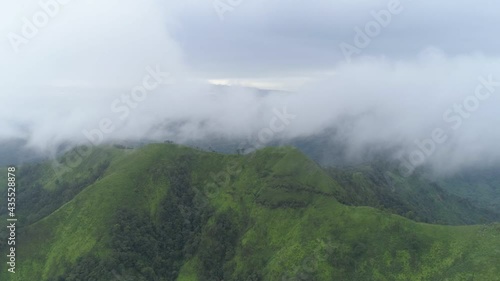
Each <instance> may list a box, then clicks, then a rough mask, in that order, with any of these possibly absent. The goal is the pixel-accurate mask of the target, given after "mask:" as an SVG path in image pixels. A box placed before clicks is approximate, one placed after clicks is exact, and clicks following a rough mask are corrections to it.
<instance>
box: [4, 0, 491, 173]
mask: <svg viewBox="0 0 500 281" xmlns="http://www.w3.org/2000/svg"><path fill="white" fill-rule="evenodd" d="M480 2H481V3H477V2H474V4H472V3H464V4H463V5H454V2H451V1H445V2H443V3H441V4H439V7H437V9H438V10H439V11H440V15H439V16H437V15H429V16H428V17H427V16H426V20H425V21H423V20H422V18H421V14H422V13H423V12H424V11H427V10H428V9H431V7H434V6H433V5H434V4H433V3H431V2H430V1H423V2H422V1H419V2H418V3H414V1H413V2H412V1H398V2H394V1H392V2H391V1H389V2H387V3H385V2H383V1H376V2H370V1H355V2H353V3H351V2H347V1H337V2H334V3H331V2H330V1H315V2H314V3H307V4H306V3H302V2H299V1H293V4H285V3H284V2H283V1H275V2H271V3H269V2H264V1H251V2H250V1H241V3H240V4H238V5H235V6H231V7H230V8H228V7H226V9H225V10H224V9H222V10H221V8H220V7H219V6H217V5H216V3H217V2H214V3H210V1H208V2H207V3H200V2H198V1H188V2H186V3H183V4H179V3H174V2H171V1H167V2H166V3H164V1H155V0H149V1H145V2H144V3H143V2H141V3H136V2H134V1H107V2H106V3H100V2H97V1H88V3H85V4H82V3H79V2H77V1H69V3H68V4H65V5H62V4H60V5H59V6H58V7H59V8H58V9H59V10H58V12H57V13H54V16H53V17H51V18H50V20H49V22H48V23H47V24H46V25H45V26H44V27H39V28H38V27H37V26H36V25H35V27H36V31H35V30H31V34H28V35H30V36H31V35H33V36H32V38H28V37H29V36H28V37H26V34H24V33H30V28H29V27H26V25H27V24H26V21H24V20H22V19H23V18H27V19H28V20H30V21H33V20H32V18H33V16H34V15H36V13H37V12H39V11H44V9H45V7H44V6H40V5H39V4H37V3H35V2H30V1H18V2H16V3H8V4H4V5H7V7H8V8H9V9H2V12H0V13H1V14H0V16H1V17H0V18H1V20H0V31H1V32H2V33H4V34H6V35H7V40H4V41H2V45H1V46H0V48H1V49H0V50H1V52H0V60H1V61H2V62H5V63H2V64H1V65H0V76H1V77H2V78H1V80H0V83H1V85H2V91H1V95H2V98H3V101H2V103H1V105H0V131H1V134H0V141H1V142H2V143H4V142H12V141H13V140H15V139H22V140H23V143H24V145H23V146H24V147H25V148H26V149H31V150H33V151H36V152H38V153H42V154H43V155H54V154H55V151H57V150H58V147H60V146H61V144H67V143H72V144H75V145H78V144H100V143H107V142H117V141H118V142H120V141H140V140H144V139H146V140H148V141H164V140H166V139H169V140H173V141H175V142H179V143H200V142H202V143H203V142H207V140H210V139H224V140H227V141H228V142H242V143H243V144H242V146H244V148H252V147H254V148H258V147H263V146H266V145H268V144H271V143H278V144H279V143H294V142H300V140H304V139H314V138H316V137H319V138H321V139H324V140H325V142H326V143H328V145H325V146H324V149H325V151H324V153H323V154H324V155H328V154H336V153H335V150H341V151H340V153H341V154H342V158H344V159H348V160H350V161H353V162H362V161H364V160H370V159H369V158H370V157H371V156H370V155H373V154H380V153H384V154H386V156H387V157H388V158H391V159H395V160H396V161H400V162H401V163H402V165H406V166H411V167H410V168H414V167H418V166H420V165H423V164H429V165H431V166H432V167H433V168H434V169H436V170H440V171H442V172H446V173H449V172H453V171H456V170H458V169H461V168H469V167H477V166H490V165H493V164H495V163H498V162H499V160H500V151H499V150H498V149H497V144H498V142H499V141H500V133H498V130H495V128H496V127H497V125H498V120H500V119H499V117H500V116H499V113H498V110H497V109H498V107H499V105H500V99H499V97H498V95H499V93H500V82H499V81H500V54H499V53H498V50H499V48H497V47H498V46H499V44H500V41H499V40H498V39H497V38H494V37H493V36H491V34H490V33H487V32H486V31H484V30H488V28H489V26H491V24H494V23H497V22H498V21H499V20H498V18H497V17H495V16H494V15H493V14H492V12H491V11H493V10H495V8H498V7H497V6H498V4H496V3H493V2H491V1H480ZM391 5H392V6H391ZM391 7H392V8H391ZM7 11H8V12H7ZM387 11H392V14H391V13H389V14H387ZM470 11H474V13H469V12H470ZM311 15H314V17H313V18H311ZM384 16H385V18H384ZM466 16H469V18H467V20H463V19H464V18H465V17H466ZM443 17H445V18H447V19H448V20H447V21H445V22H443V21H442V18H443ZM89 19H92V20H89ZM374 20H375V21H378V22H379V29H380V30H379V31H378V32H377V35H376V36H369V35H367V34H366V33H367V32H366V26H367V25H369V24H370V23H373V21H374ZM470 22H473V23H474V27H475V28H470V26H469V23H470ZM77 30H78V32H76V31H77ZM360 30H361V31H360ZM424 30H425V32H424ZM458 30H459V31H460V34H457V33H456V31H458ZM477 30H481V31H480V32H478V31H477ZM23 32H24V33H23ZM360 32H361V33H360ZM368 33H369V32H368ZM15 35H18V36H20V38H25V40H24V41H22V40H21V41H19V40H17V41H16V40H14V39H16V38H17V39H19V38H18V37H15ZM13 38H14V39H13ZM325 38H329V39H328V40H326V39H325ZM358 41H359V42H361V41H364V43H366V44H363V46H359V44H356V42H358ZM359 42H358V43H359ZM346 44H347V45H349V46H351V47H353V48H354V49H353V48H351V49H348V50H350V53H349V52H348V53H347V55H346V49H345V46H347V45H346ZM364 45H366V46H364ZM342 46H344V49H343V48H342ZM214 84H215V85H214ZM329 139H330V140H329ZM238 146H241V145H239V144H238ZM315 150H316V151H321V149H320V145H319V144H318V147H317V148H315ZM332 150H333V152H332ZM316 153H320V154H321V152H316ZM323 157H324V158H325V157H326V156H323ZM327 160H328V159H325V162H328V161H327ZM405 163H406V164H405ZM408 163H409V164H408Z"/></svg>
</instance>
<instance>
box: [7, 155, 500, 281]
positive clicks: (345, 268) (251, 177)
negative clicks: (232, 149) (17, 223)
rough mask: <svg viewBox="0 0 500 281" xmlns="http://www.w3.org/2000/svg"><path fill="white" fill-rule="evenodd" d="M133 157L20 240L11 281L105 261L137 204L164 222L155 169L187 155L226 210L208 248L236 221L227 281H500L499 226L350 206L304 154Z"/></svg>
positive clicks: (162, 186)
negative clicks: (226, 221)
mask: <svg viewBox="0 0 500 281" xmlns="http://www.w3.org/2000/svg"><path fill="white" fill-rule="evenodd" d="M124 153H125V152H121V153H119V152H116V154H117V156H116V157H115V158H114V159H116V160H115V161H113V162H112V164H111V166H110V167H109V168H108V169H107V171H106V174H105V175H104V176H103V177H102V178H100V179H99V180H97V181H96V182H95V183H93V184H91V185H90V186H88V187H87V188H85V190H83V191H82V192H80V193H79V194H78V195H77V196H76V197H75V198H74V199H72V200H71V201H70V202H69V203H67V204H65V205H64V206H62V207H61V208H59V209H58V210H57V211H55V212H54V213H52V214H51V215H50V216H47V217H45V218H44V219H42V220H40V221H38V222H36V223H35V224H33V225H31V226H29V227H27V228H25V229H24V230H23V232H24V233H20V236H19V240H20V241H22V242H23V243H22V244H21V245H19V247H18V258H19V264H18V273H17V274H16V275H6V273H5V271H2V272H1V273H0V279H1V280H22V281H25V280H46V279H47V278H48V277H52V276H56V275H58V274H61V273H63V271H64V269H65V267H67V265H71V264H72V263H74V262H75V261H76V260H77V258H78V257H79V256H82V255H84V254H85V253H88V252H93V253H95V254H96V255H99V256H101V257H102V258H103V259H105V258H106V257H107V256H109V255H110V251H109V249H108V248H107V246H106V245H108V242H109V241H108V240H109V239H110V237H109V234H108V233H109V228H110V223H111V222H112V219H111V218H112V215H113V213H114V212H115V211H116V210H117V209H118V208H121V207H123V206H127V207H129V208H130V209H132V210H134V211H136V212H138V213H139V212H145V213H148V214H150V216H151V218H152V219H153V220H154V217H155V215H156V214H157V212H158V210H157V206H158V204H159V202H160V201H161V199H162V198H163V197H165V196H167V192H168V190H169V184H168V181H167V180H165V179H163V178H157V177H155V175H157V173H155V169H158V167H160V166H169V165H170V166H171V165H176V163H175V161H174V160H175V159H178V156H182V155H190V156H191V157H193V158H194V159H195V161H193V163H195V164H194V166H193V167H192V171H191V182H192V185H193V187H194V188H195V189H196V190H199V191H200V192H201V193H203V194H205V195H206V197H207V198H208V200H209V201H208V202H209V204H210V205H211V206H213V207H214V210H215V214H214V215H213V216H212V217H211V218H210V219H209V221H208V222H207V224H206V226H205V227H204V230H203V232H202V234H201V236H202V237H201V241H207V242H210V241H211V240H210V239H211V238H209V230H210V229H211V227H212V225H213V224H214V223H215V217H216V215H217V214H222V213H228V212H229V213H230V214H231V217H232V218H233V219H234V222H235V224H234V225H235V226H236V228H237V230H238V239H237V241H236V245H235V251H234V253H231V254H229V255H227V256H226V261H225V266H224V269H225V270H224V271H225V272H226V274H227V276H228V279H234V280H259V278H260V280H332V279H333V280H500V278H499V277H497V276H500V274H499V273H500V269H499V268H498V266H497V265H498V262H499V261H500V247H499V246H498V245H500V227H498V226H495V225H491V226H463V227H451V226H437V225H428V224H421V223H415V222H413V221H410V220H407V219H404V218H402V217H399V216H395V215H391V214H388V213H385V212H382V211H379V210H376V209H373V208H368V207H348V206H345V205H342V204H340V203H338V202H337V200H336V199H335V198H334V197H333V196H332V194H339V196H342V193H343V192H344V191H343V189H342V188H341V186H340V185H339V184H338V183H337V182H335V181H334V180H332V179H331V178H330V177H329V176H328V175H327V174H326V173H324V172H323V171H322V170H321V169H319V168H318V167H316V166H315V165H314V163H312V162H310V161H309V160H308V159H306V158H305V157H304V156H303V155H302V154H301V153H299V152H297V151H296V150H293V149H290V148H279V149H277V148H273V149H264V150H262V151H259V152H257V153H256V154H254V155H251V156H234V155H220V154H215V153H206V152H200V151H195V150H192V149H189V148H185V147H178V146H174V145H149V146H147V147H145V148H143V149H141V150H140V151H137V152H134V153H131V154H129V155H126V156H125V155H122V154H124ZM118 155H122V156H120V157H118ZM207 237H208V238H207ZM204 239H205V240H204ZM2 256H3V255H2ZM202 259H203V256H202V255H201V250H200V251H199V252H198V253H197V254H195V255H194V256H193V257H191V258H189V259H187V260H186V261H185V263H184V266H183V267H182V269H181V271H180V274H179V278H178V280H198V279H199V278H198V271H199V268H200V263H201V260H202ZM1 262H2V263H4V260H1ZM109 270H113V269H109ZM251 276H253V277H251ZM9 278H10V279H9ZM251 278H254V279H251ZM293 278H295V279H293ZM446 278H448V279H446ZM472 278H474V279H472Z"/></svg>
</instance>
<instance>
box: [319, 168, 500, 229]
mask: <svg viewBox="0 0 500 281" xmlns="http://www.w3.org/2000/svg"><path fill="white" fill-rule="evenodd" d="M327 171H328V173H329V175H331V176H332V177H333V178H334V179H335V180H336V181H337V182H339V183H340V185H341V186H342V187H343V189H344V191H345V193H346V194H347V197H346V198H343V200H342V203H345V204H348V205H355V206H372V207H375V208H378V209H385V210H387V211H390V212H392V213H394V214H398V215H401V216H405V217H407V218H410V219H413V220H416V221H420V222H427V223H434V224H451V225H463V224H479V223H491V222H496V221H500V208H499V207H498V206H495V205H493V204H491V205H488V204H486V203H485V200H486V197H487V198H489V199H490V200H492V202H494V200H498V198H499V197H498V196H497V197H496V199H495V197H494V196H489V197H488V196H487V195H494V194H492V193H493V192H494V191H495V190H500V185H498V183H496V185H495V184H494V183H493V180H489V179H488V178H483V177H482V178H479V177H476V178H474V179H472V180H471V179H469V180H467V179H465V178H462V176H458V177H453V178H443V179H433V178H432V177H430V176H429V175H427V174H426V173H424V172H423V171H416V172H415V173H414V174H412V175H411V176H403V175H401V173H400V172H399V171H398V170H397V169H396V168H395V167H393V166H391V165H390V164H388V163H383V162H378V163H371V164H365V165H359V166H355V167H351V168H328V169H327ZM495 178H498V176H493V177H491V179H495ZM487 180H489V183H491V184H490V185H486V186H485V187H484V188H483V189H482V190H483V191H484V193H485V194H483V195H481V193H480V191H481V189H479V188H477V187H480V186H484V185H482V183H483V182H484V181H487ZM487 191H489V193H486V192H487ZM485 195H486V196H485ZM479 196H483V200H479V199H478V197H479Z"/></svg>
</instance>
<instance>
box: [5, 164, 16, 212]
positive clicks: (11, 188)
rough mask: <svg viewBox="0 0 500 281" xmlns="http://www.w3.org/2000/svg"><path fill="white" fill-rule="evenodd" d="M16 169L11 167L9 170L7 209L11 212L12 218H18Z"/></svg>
mask: <svg viewBox="0 0 500 281" xmlns="http://www.w3.org/2000/svg"><path fill="white" fill-rule="evenodd" d="M15 172H16V168H15V167H9V168H7V187H8V190H7V201H8V203H7V204H8V206H7V209H8V210H9V216H10V217H15V216H16V213H15V211H16V174H15Z"/></svg>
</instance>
